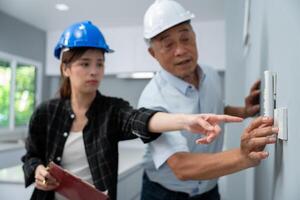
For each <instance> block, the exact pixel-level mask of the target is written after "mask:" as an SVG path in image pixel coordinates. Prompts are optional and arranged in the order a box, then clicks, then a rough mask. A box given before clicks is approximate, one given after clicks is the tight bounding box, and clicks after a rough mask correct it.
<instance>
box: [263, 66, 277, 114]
mask: <svg viewBox="0 0 300 200" xmlns="http://www.w3.org/2000/svg"><path fill="white" fill-rule="evenodd" d="M276 85H277V75H276V73H273V72H272V71H265V72H264V93H263V94H264V95H263V112H264V116H268V117H273V116H274V109H275V108H276Z"/></svg>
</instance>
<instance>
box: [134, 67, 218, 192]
mask: <svg viewBox="0 0 300 200" xmlns="http://www.w3.org/2000/svg"><path fill="white" fill-rule="evenodd" d="M198 73H199V77H200V78H201V79H200V81H199V87H198V88H196V87H194V86H193V85H191V84H189V83H187V82H185V81H183V80H182V79H179V78H178V77H176V76H174V75H172V74H170V73H169V72H167V71H165V70H163V69H162V70H161V71H159V72H158V73H157V74H156V75H155V76H154V77H153V79H152V80H151V81H150V82H149V83H148V85H147V86H146V87H145V89H144V91H143V92H142V94H141V97H140V100H139V105H138V107H146V108H151V109H156V110H161V111H166V112H169V113H190V114H191V113H194V114H196V113H214V114H223V112H224V104H223V99H222V91H221V88H222V87H221V80H220V77H219V75H218V74H217V72H216V71H215V70H213V69H212V68H210V67H207V66H202V65H201V68H200V67H199V68H198ZM200 137H201V134H192V133H189V132H186V131H176V133H175V132H168V133H164V134H162V135H161V136H160V137H159V138H158V139H156V140H155V141H153V142H151V143H150V144H149V145H147V151H146V154H145V156H144V168H145V171H146V173H147V175H148V177H149V179H150V180H152V181H154V182H158V183H159V184H161V185H162V186H164V187H166V188H168V189H170V190H173V191H180V192H185V193H189V194H190V195H191V196H193V195H196V194H201V193H204V192H206V191H209V190H210V189H212V188H213V187H214V186H215V185H216V183H217V179H214V180H208V181H180V180H178V179H177V178H176V176H175V175H174V173H173V172H172V170H171V169H170V167H169V166H168V165H167V163H166V161H167V159H168V158H169V157H170V156H172V155H173V154H175V153H176V152H201V153H207V152H209V153H213V152H218V151H221V150H222V145H223V134H220V136H219V137H218V139H216V140H215V141H214V142H213V143H211V144H209V145H199V144H196V143H195V141H196V139H198V138H200ZM203 162H205V160H203Z"/></svg>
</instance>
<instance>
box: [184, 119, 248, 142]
mask: <svg viewBox="0 0 300 200" xmlns="http://www.w3.org/2000/svg"><path fill="white" fill-rule="evenodd" d="M186 119H187V120H186V124H185V130H187V131H190V132H192V133H201V134H204V135H206V136H205V137H203V138H200V139H198V140H197V141H196V143H198V144H209V143H211V142H212V141H213V140H214V139H215V138H216V137H217V136H218V135H219V134H220V132H221V128H220V126H219V124H220V123H223V122H241V121H243V119H242V118H240V117H234V116H230V115H216V114H197V115H187V116H186Z"/></svg>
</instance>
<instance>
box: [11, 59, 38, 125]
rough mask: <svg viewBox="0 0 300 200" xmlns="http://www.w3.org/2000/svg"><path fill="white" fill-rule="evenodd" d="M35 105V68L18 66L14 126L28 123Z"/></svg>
mask: <svg viewBox="0 0 300 200" xmlns="http://www.w3.org/2000/svg"><path fill="white" fill-rule="evenodd" d="M34 105H35V67H34V66H26V65H18V66H17V71H16V89H15V125H16V126H22V125H26V124H27V123H28V120H29V119H30V116H31V114H32V112H33V109H34Z"/></svg>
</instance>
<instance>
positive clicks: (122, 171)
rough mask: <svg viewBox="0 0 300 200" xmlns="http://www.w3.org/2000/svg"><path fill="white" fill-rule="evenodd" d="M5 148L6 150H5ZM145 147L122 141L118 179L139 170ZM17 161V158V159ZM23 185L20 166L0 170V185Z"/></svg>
mask: <svg viewBox="0 0 300 200" xmlns="http://www.w3.org/2000/svg"><path fill="white" fill-rule="evenodd" d="M0 146H1V149H0V150H1V153H4V151H6V150H13V149H20V148H24V145H23V146H22V144H17V145H15V146H14V145H11V144H10V145H9V144H7V145H6V146H4V145H2V144H1V145H0ZM5 147H6V148H5ZM144 149H145V146H144V145H143V144H142V143H141V142H140V141H137V140H131V141H123V142H120V143H119V171H118V173H119V179H120V178H122V177H124V176H127V175H128V174H130V173H133V172H135V171H136V170H137V168H141V163H142V157H143V154H144ZM18 159H19V158H18ZM1 182H2V183H3V182H5V183H19V184H23V183H24V175H23V170H22V164H21V163H20V164H18V165H16V166H13V167H8V168H4V169H0V183H1Z"/></svg>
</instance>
